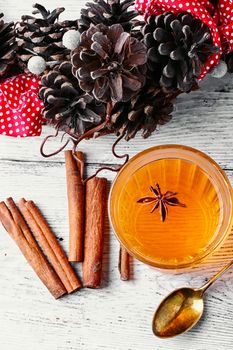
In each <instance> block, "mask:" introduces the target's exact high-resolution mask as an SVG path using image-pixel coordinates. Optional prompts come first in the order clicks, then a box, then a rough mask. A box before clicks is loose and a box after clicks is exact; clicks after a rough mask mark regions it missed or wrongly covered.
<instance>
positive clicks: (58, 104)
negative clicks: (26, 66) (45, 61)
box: [39, 61, 105, 135]
mask: <svg viewBox="0 0 233 350" xmlns="http://www.w3.org/2000/svg"><path fill="white" fill-rule="evenodd" d="M41 83H42V88H41V89H40V93H39V97H40V98H41V99H42V100H43V102H44V104H45V107H44V109H43V115H44V117H45V118H46V119H47V120H48V122H49V123H50V124H53V125H54V126H55V127H56V128H58V129H60V130H64V131H68V132H69V133H73V134H76V135H81V134H83V133H84V132H85V131H87V130H88V129H90V128H92V127H93V126H95V125H98V124H99V123H101V121H102V118H104V117H105V105H104V104H102V103H101V104H98V103H97V102H96V101H95V100H94V99H93V97H92V96H90V95H87V94H84V93H83V91H82V90H81V89H80V88H79V84H78V81H77V79H76V78H75V77H74V76H73V75H72V66H71V63H70V62H68V61H67V62H63V63H61V64H60V65H57V66H56V67H55V68H54V69H53V70H52V71H50V72H49V73H48V74H45V75H44V76H43V77H42V80H41Z"/></svg>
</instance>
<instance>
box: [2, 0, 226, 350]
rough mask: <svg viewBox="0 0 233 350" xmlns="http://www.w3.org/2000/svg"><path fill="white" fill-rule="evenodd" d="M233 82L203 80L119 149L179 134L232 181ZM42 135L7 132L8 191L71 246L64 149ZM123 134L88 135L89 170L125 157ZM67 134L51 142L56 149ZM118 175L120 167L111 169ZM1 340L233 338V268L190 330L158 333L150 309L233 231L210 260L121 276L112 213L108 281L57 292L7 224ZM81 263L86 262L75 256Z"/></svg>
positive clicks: (203, 273)
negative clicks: (45, 151)
mask: <svg viewBox="0 0 233 350" xmlns="http://www.w3.org/2000/svg"><path fill="white" fill-rule="evenodd" d="M42 3H43V4H46V5H47V6H48V7H50V8H53V7H54V6H59V5H62V6H65V7H66V8H67V11H66V13H67V14H66V16H63V18H65V17H66V18H74V17H78V14H79V10H80V8H81V7H82V6H83V4H84V3H85V1H84V0H79V1H77V0H76V1H75V0H63V1H62V2H60V3H59V1H53V0H48V1H43V2H42ZM31 4H32V3H31V1H30V0H25V1H23V2H21V1H17V0H8V1H3V0H0V9H1V11H2V12H4V13H5V17H6V19H8V20H11V19H13V20H17V19H18V18H20V16H21V15H22V14H26V13H28V14H29V13H30V10H31ZM232 100H233V82H232V77H231V76H227V77H225V78H224V79H223V80H221V81H218V80H210V79H208V80H206V81H205V82H203V84H202V90H201V91H198V92H195V93H192V94H189V95H186V96H183V97H181V98H179V100H178V103H177V106H176V113H175V115H174V118H173V120H172V121H171V122H170V123H169V124H168V125H166V126H164V127H162V128H161V129H159V131H158V132H156V133H155V134H154V135H153V137H151V138H150V139H148V140H143V139H141V138H140V137H137V138H136V139H135V140H133V141H131V142H130V143H126V142H122V143H121V144H120V145H119V147H118V150H119V152H124V153H125V151H127V152H128V153H129V154H130V156H132V155H134V154H135V153H137V152H138V151H141V150H143V149H145V148H147V147H150V146H153V145H158V144H164V143H180V144H185V145H189V146H193V147H196V148H199V149H200V150H202V151H204V152H206V153H208V154H209V155H210V156H212V157H213V158H214V159H215V160H216V161H217V162H218V163H219V164H220V165H221V166H222V167H223V169H225V170H226V172H227V174H228V176H229V178H230V180H231V182H232V183H233V141H232V139H233V123H232V109H233V102H232ZM51 131H53V130H51V129H49V128H45V129H44V133H43V135H42V136H41V137H40V138H33V139H12V138H7V137H0V169H1V170H0V173H1V182H0V193H1V199H5V198H6V197H8V196H13V197H14V198H15V199H18V198H20V197H21V196H24V197H26V198H32V199H33V200H35V201H36V202H37V203H38V204H39V205H40V207H41V208H42V210H43V211H44V213H46V216H47V219H48V221H49V223H50V224H51V226H52V227H53V228H54V230H55V232H56V234H57V237H58V238H60V237H62V238H63V241H62V245H63V246H64V248H65V249H66V251H67V248H68V223H67V201H66V186H65V168H64V158H63V155H62V154H61V155H58V156H56V157H53V158H51V159H44V158H42V157H41V156H40V154H39V147H40V143H41V141H42V139H43V137H45V135H48V134H49V133H51ZM113 141H114V137H112V136H109V137H105V138H103V139H99V140H93V141H89V142H83V144H82V145H81V149H82V150H84V151H85V153H86V154H87V164H88V167H87V168H88V173H89V174H90V173H92V172H93V171H94V170H95V169H97V168H98V167H99V166H100V164H112V163H114V164H116V163H118V161H117V160H115V159H113V157H112V155H111V152H110V149H111V144H112V143H113ZM58 145H59V141H58V140H53V141H51V142H50V145H49V148H50V149H55V148H56V147H57V146H58ZM106 176H107V177H108V179H109V180H110V181H112V180H113V178H114V175H113V174H111V173H106ZM0 237H1V238H0V242H1V244H0V286H1V288H0V349H1V350H21V349H24V350H30V349H34V350H37V349H38V350H48V349H52V350H71V349H72V350H77V349H78V350H155V349H156V350H187V349H188V350H209V349H212V348H216V347H217V348H218V350H225V349H231V348H232V346H233V335H232V334H233V278H232V276H233V273H232V271H229V272H228V273H227V274H226V275H225V276H224V277H223V278H222V279H221V281H219V282H217V283H216V284H215V286H214V287H212V288H211V289H210V290H209V291H208V293H207V295H206V311H205V314H204V317H203V319H202V321H201V322H200V323H199V325H198V326H197V327H196V328H194V329H193V330H192V331H191V332H189V333H187V334H185V335H183V336H180V337H178V338H175V339H170V340H160V339H157V338H155V337H154V336H153V334H152V331H151V319H152V315H153V312H154V309H155V307H156V305H157V304H158V303H159V301H160V300H161V298H163V297H164V296H165V295H166V294H167V293H168V292H170V291H171V290H173V289H174V288H177V287H180V286H183V285H187V286H188V285H190V286H197V287H198V286H199V285H201V284H202V283H203V282H204V281H206V279H207V278H209V277H210V276H211V275H212V274H213V273H214V272H215V271H217V270H218V269H219V268H220V267H221V266H222V265H223V263H224V262H226V261H229V260H230V259H231V258H232V257H233V235H231V236H230V237H229V239H228V240H227V242H226V243H225V244H224V246H223V247H222V248H221V250H220V251H218V252H217V253H216V254H215V255H214V256H213V257H212V258H211V259H210V260H209V261H206V262H205V264H202V266H199V267H197V268H195V269H193V270H192V271H184V272H181V271H179V272H174V273H168V272H164V271H158V270H155V269H152V268H150V267H148V266H145V265H143V264H141V263H140V262H137V261H134V262H133V264H132V270H133V280H132V281H130V282H122V281H120V279H119V277H118V271H117V260H118V242H117V241H116V238H115V237H114V234H113V232H112V230H111V229H110V228H109V225H108V221H107V218H106V235H105V238H106V239H105V250H104V273H103V286H102V288H101V289H100V290H87V289H83V290H81V291H80V292H77V293H76V294H73V295H70V296H68V297H65V298H63V299H61V300H59V301H55V300H53V299H52V297H50V295H49V294H48V292H47V291H46V289H45V288H44V287H43V286H42V285H41V283H40V282H39V281H38V279H37V278H36V277H35V275H34V273H33V272H32V271H31V269H30V267H29V266H28V265H27V264H26V263H25V261H24V258H23V257H22V256H21V254H20V253H19V251H18V249H17V247H16V246H15V244H14V243H13V241H11V239H10V238H9V237H8V235H7V234H6V232H5V231H4V229H3V228H2V227H1V228H0ZM76 268H77V271H80V267H79V266H76Z"/></svg>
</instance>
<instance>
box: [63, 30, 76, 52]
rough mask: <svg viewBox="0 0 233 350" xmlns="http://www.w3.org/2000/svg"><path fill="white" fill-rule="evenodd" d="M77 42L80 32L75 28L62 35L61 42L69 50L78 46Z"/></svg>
mask: <svg viewBox="0 0 233 350" xmlns="http://www.w3.org/2000/svg"><path fill="white" fill-rule="evenodd" d="M79 42H80V33H79V32H78V31H77V30H75V29H71V30H68V31H67V32H65V34H64V35H63V38H62V43H63V45H64V46H65V47H66V48H67V49H69V50H74V49H76V47H78V45H79Z"/></svg>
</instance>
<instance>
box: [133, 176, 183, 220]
mask: <svg viewBox="0 0 233 350" xmlns="http://www.w3.org/2000/svg"><path fill="white" fill-rule="evenodd" d="M150 190H151V192H152V193H153V194H154V197H143V198H140V199H139V200H138V201H137V203H141V204H150V203H151V204H152V203H153V207H152V209H151V211H150V212H151V213H153V212H154V211H155V210H156V209H159V212H160V216H161V221H163V222H164V221H165V220H166V217H167V214H168V208H167V207H168V205H170V206H172V207H175V206H178V207H183V208H185V207H186V205H185V204H183V203H181V202H180V201H179V199H178V198H176V197H175V196H176V195H177V194H178V193H177V192H171V191H167V192H165V193H164V194H162V192H161V189H160V186H159V184H158V183H157V184H156V185H155V187H153V186H150Z"/></svg>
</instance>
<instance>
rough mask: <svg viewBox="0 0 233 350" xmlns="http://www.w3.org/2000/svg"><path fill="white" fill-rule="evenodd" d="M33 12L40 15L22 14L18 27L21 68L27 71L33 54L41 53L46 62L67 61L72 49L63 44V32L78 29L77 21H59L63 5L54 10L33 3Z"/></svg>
mask: <svg viewBox="0 0 233 350" xmlns="http://www.w3.org/2000/svg"><path fill="white" fill-rule="evenodd" d="M33 7H34V8H35V9H36V10H34V11H33V14H40V17H34V16H22V21H21V22H20V23H19V24H18V26H17V28H16V36H17V40H18V46H19V52H18V61H19V65H20V66H21V68H22V69H23V70H25V71H27V62H28V60H29V59H30V58H31V57H32V56H36V55H39V56H41V57H43V58H44V59H45V61H46V62H54V61H59V62H62V61H65V60H67V59H69V55H70V50H68V49H66V48H65V47H64V46H63V44H62V37H63V34H64V33H65V32H66V31H67V30H69V29H77V28H78V23H77V21H64V22H59V21H58V19H59V15H60V14H61V13H62V12H63V11H64V10H65V9H64V8H63V7H61V8H57V9H55V10H53V11H52V12H50V11H47V10H46V9H45V8H44V7H43V6H41V5H39V4H35V5H33Z"/></svg>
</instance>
